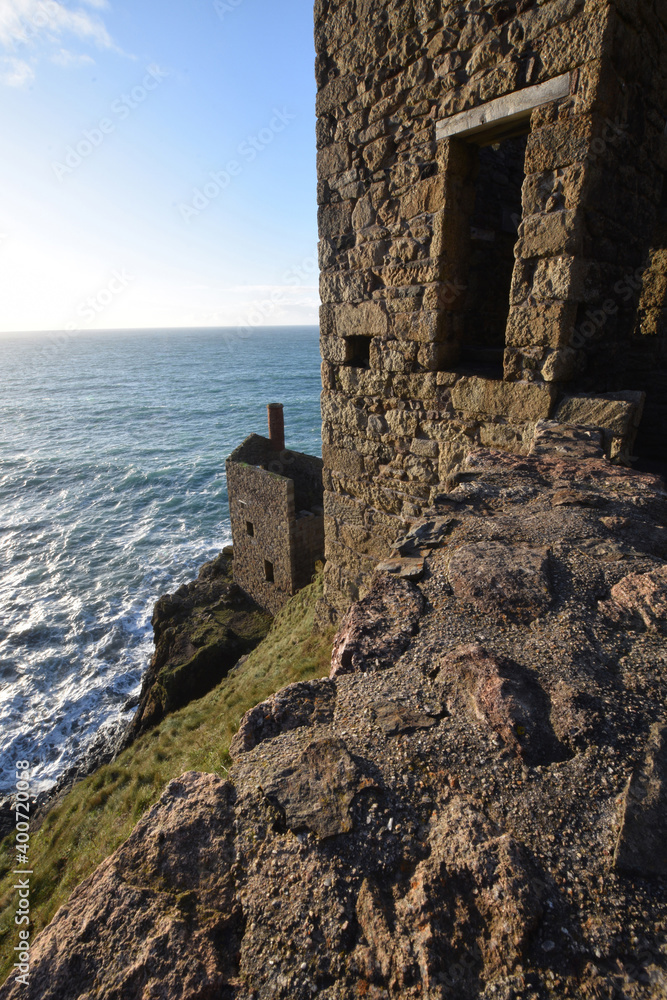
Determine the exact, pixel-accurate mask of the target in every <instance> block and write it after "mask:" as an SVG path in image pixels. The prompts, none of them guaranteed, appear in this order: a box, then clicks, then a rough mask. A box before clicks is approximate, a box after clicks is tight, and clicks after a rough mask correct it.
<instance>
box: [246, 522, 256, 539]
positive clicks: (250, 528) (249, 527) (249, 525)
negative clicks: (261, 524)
mask: <svg viewBox="0 0 667 1000" xmlns="http://www.w3.org/2000/svg"><path fill="white" fill-rule="evenodd" d="M245 530H246V533H247V534H248V535H250V537H251V538H252V537H253V536H254V534H255V525H254V524H253V523H252V521H246V523H245Z"/></svg>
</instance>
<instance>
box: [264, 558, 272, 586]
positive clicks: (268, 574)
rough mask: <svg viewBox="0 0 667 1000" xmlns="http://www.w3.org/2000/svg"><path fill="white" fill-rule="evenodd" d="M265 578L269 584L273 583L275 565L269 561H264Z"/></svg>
mask: <svg viewBox="0 0 667 1000" xmlns="http://www.w3.org/2000/svg"><path fill="white" fill-rule="evenodd" d="M264 577H265V579H266V581H267V582H268V583H273V563H272V562H269V560H268V559H265V560H264Z"/></svg>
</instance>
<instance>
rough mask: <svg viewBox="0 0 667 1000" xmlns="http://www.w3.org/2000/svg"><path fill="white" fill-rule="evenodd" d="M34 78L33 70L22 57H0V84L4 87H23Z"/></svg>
mask: <svg viewBox="0 0 667 1000" xmlns="http://www.w3.org/2000/svg"><path fill="white" fill-rule="evenodd" d="M34 79H35V72H34V70H33V68H32V66H31V65H30V64H29V63H27V62H26V61H25V60H24V59H14V58H12V57H11V56H10V57H5V58H2V59H0V84H3V85H4V86H5V87H24V86H26V84H29V83H32V81H33V80H34Z"/></svg>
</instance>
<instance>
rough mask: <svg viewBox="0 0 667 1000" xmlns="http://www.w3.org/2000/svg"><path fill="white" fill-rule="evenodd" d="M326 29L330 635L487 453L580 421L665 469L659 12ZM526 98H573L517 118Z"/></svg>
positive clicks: (560, 10) (351, 21) (610, 8)
mask: <svg viewBox="0 0 667 1000" xmlns="http://www.w3.org/2000/svg"><path fill="white" fill-rule="evenodd" d="M315 15H316V32H315V37H316V46H317V80H318V98H317V113H318V123H317V139H318V200H319V231H320V265H321V296H322V303H323V305H322V311H321V337H322V341H321V342H322V359H323V362H322V382H323V395H322V416H323V458H324V481H325V497H324V509H325V530H326V556H327V566H326V570H325V574H326V593H327V599H328V601H329V605H330V609H331V615H332V616H335V615H336V614H339V613H340V612H341V611H342V610H343V609H344V608H345V607H346V606H347V604H348V603H349V602H350V601H351V600H354V599H356V598H357V597H358V595H359V593H360V592H363V591H364V588H365V586H366V585H367V583H368V580H369V578H370V574H371V573H372V570H373V568H374V566H375V564H376V563H377V561H378V559H379V558H380V557H382V556H383V555H384V553H385V552H386V546H387V544H388V542H389V541H390V540H391V539H392V538H395V537H396V536H397V534H398V533H399V532H400V530H401V529H402V527H403V526H404V525H405V524H406V523H407V522H409V521H410V520H411V519H412V518H414V517H416V516H418V515H419V514H420V513H421V512H422V511H423V510H424V508H425V507H427V506H428V505H429V504H430V503H431V502H432V500H433V497H434V496H435V495H437V493H438V492H440V491H442V489H443V488H446V485H447V482H448V480H449V479H450V477H451V476H452V475H453V474H454V473H456V471H457V470H459V469H460V468H461V464H462V462H463V461H464V459H465V457H466V455H467V454H468V453H469V452H470V451H471V450H472V449H473V448H474V447H477V446H479V445H485V446H490V447H494V448H501V449H504V450H508V451H513V452H519V453H521V452H525V451H527V450H528V448H529V446H530V442H531V440H532V437H533V434H534V429H535V424H536V422H537V421H538V420H543V419H554V418H556V419H561V418H563V419H564V418H565V417H566V416H567V418H568V419H569V420H570V421H573V422H579V423H585V422H587V421H591V420H593V419H595V420H597V421H606V423H598V424H596V426H602V428H603V430H604V432H605V441H606V446H607V452H608V454H609V456H610V457H613V458H615V459H616V460H621V461H628V460H629V459H630V457H631V455H632V454H633V452H634V451H635V450H636V449H639V450H640V452H644V453H645V454H655V453H656V451H658V450H660V449H664V446H665V444H666V443H667V427H666V425H665V419H664V417H665V411H664V407H665V394H664V389H665V370H666V362H665V355H666V353H667V352H666V344H667V332H666V322H665V317H666V315H667V313H666V310H665V306H666V289H667V265H666V264H665V260H666V259H667V257H666V252H667V251H666V249H665V239H664V234H665V206H666V199H665V195H664V189H665V185H664V173H665V170H666V169H667V151H666V147H665V141H666V140H665V119H666V115H667V101H666V98H665V93H666V87H665V83H666V80H665V78H666V76H667V63H666V60H665V56H664V53H665V51H667V4H666V3H665V2H664V0H659V2H653V0H633V2H629V0H623V2H621V0H617V2H611V0H542V2H540V0H518V2H516V0H514V2H483V0H468V2H465V3H463V2H461V3H451V2H446V0H384V2H381V0H342V2H341V0H318V2H317V3H316V5H315ZM530 88H542V89H541V90H540V91H539V93H542V92H543V91H544V89H545V88H551V90H550V92H553V93H557V94H558V95H559V96H558V97H557V98H556V99H553V100H548V101H546V102H545V103H541V104H539V105H538V106H536V107H533V108H532V109H529V110H528V111H526V110H522V97H525V95H526V93H527V92H529V91H530ZM531 92H532V91H531ZM498 99H502V101H501V103H502V106H503V108H504V109H505V113H504V116H503V115H501V116H500V117H496V118H495V119H493V121H492V122H491V119H492V117H493V116H492V115H491V114H489V116H488V120H489V124H488V126H487V125H485V124H482V126H479V123H478V125H477V127H476V130H475V129H473V128H471V127H470V124H471V122H472V121H473V119H474V116H475V114H476V113H477V111H478V110H479V109H480V108H482V109H486V108H487V107H488V108H490V107H491V104H490V102H493V101H498ZM523 103H525V101H523ZM484 114H485V112H484ZM484 114H483V116H482V117H484ZM467 115H468V116H470V122H467V123H466V116H467ZM455 116H460V117H459V118H455ZM461 119H463V123H462V124H459V123H460V122H461ZM443 122H444V123H445V125H446V127H445V128H444V129H443V130H442V132H441V134H445V135H446V137H445V138H440V139H438V138H437V137H436V134H437V132H438V130H439V129H442V124H440V123H443ZM517 204H518V208H517ZM643 394H645V395H646V399H645V409H644V414H645V415H644V419H643V421H642V422H641V424H640V426H639V436H638V438H637V441H636V442H635V441H634V438H635V435H636V433H637V430H638V427H637V423H638V419H639V415H640V414H641V410H642V405H643V404H644V395H643ZM559 414H560V416H559Z"/></svg>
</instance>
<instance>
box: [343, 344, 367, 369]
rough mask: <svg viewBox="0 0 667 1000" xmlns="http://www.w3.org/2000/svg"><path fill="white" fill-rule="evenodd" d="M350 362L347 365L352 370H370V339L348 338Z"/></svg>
mask: <svg viewBox="0 0 667 1000" xmlns="http://www.w3.org/2000/svg"><path fill="white" fill-rule="evenodd" d="M345 340H346V343H347V354H348V360H347V361H346V364H348V365H350V366H351V367H352V368H368V367H369V366H370V359H371V338H370V337H361V336H354V337H346V338H345Z"/></svg>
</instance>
